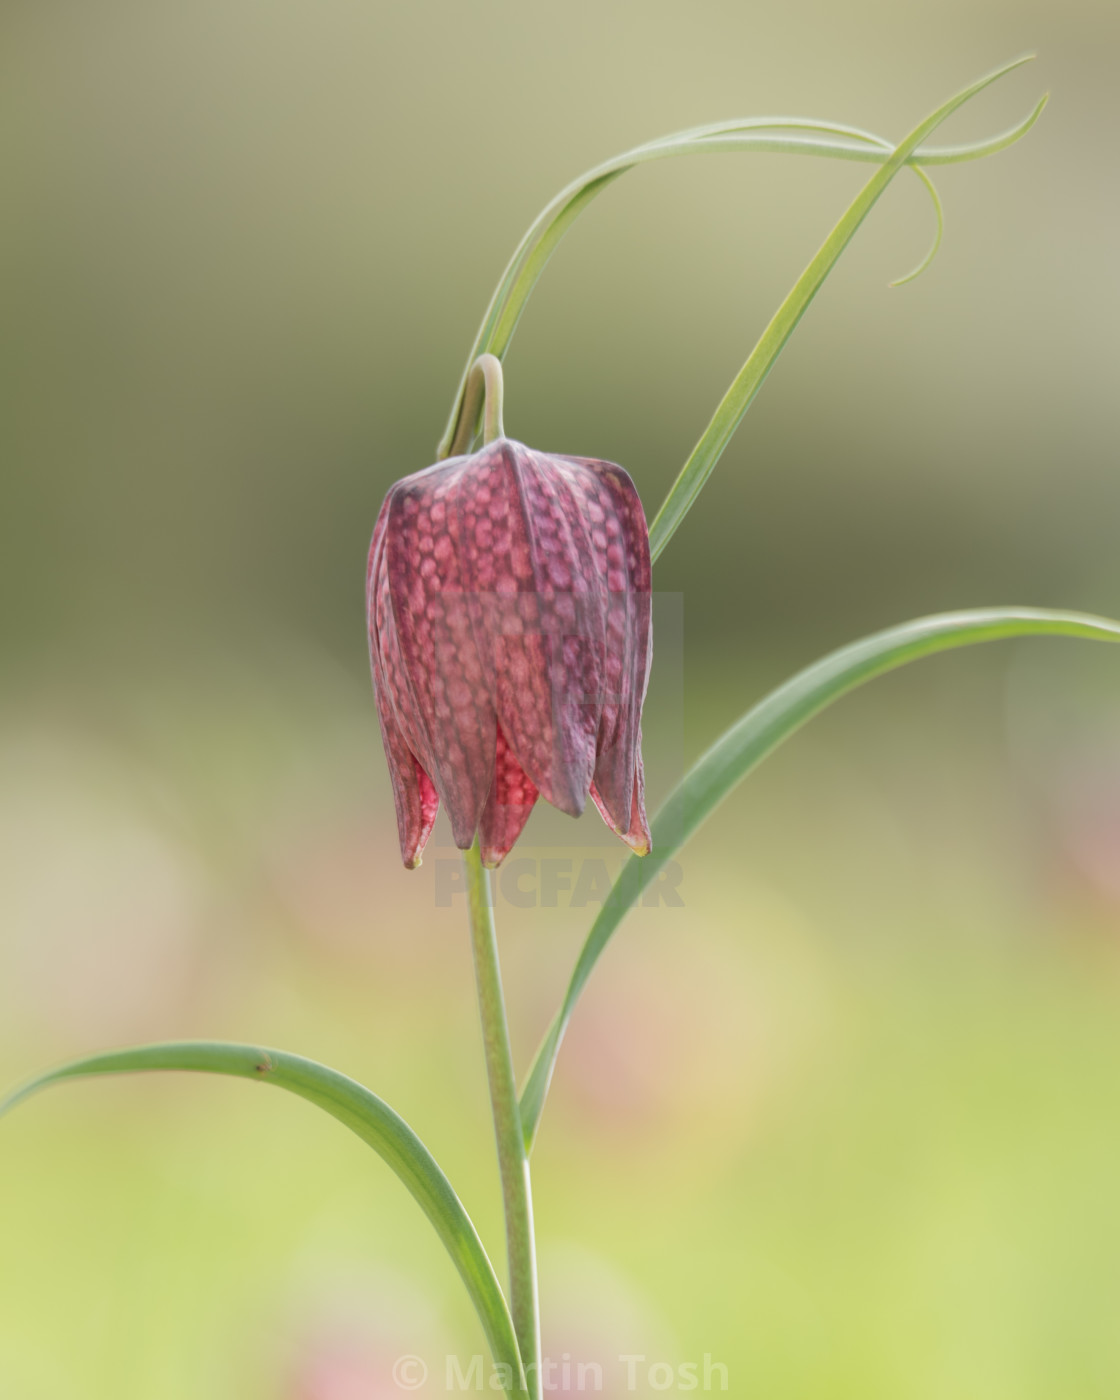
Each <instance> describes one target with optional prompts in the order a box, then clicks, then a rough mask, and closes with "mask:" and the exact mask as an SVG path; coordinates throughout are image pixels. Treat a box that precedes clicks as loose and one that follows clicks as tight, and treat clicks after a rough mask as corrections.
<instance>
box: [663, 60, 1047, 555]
mask: <svg viewBox="0 0 1120 1400" xmlns="http://www.w3.org/2000/svg"><path fill="white" fill-rule="evenodd" d="M1028 62H1030V59H1029V58H1020V59H1016V60H1015V61H1014V62H1012V63H1008V64H1005V65H1004V66H1003V67H1002V68H997V69H996V70H995V71H994V72H993V73H989V74H987V75H986V76H985V77H983V78H980V79H978V80H977V81H976V82H975V83H972V84H970V85H969V86H968V87H966V88H963V89H962V90H961V91H960V92H958V93H956V94H955V95H954V96H953V97H951V98H950V99H949V100H948V102H944V103H942V105H941V106H940V107H938V108H937V110H936V111H934V112H932V113H930V115H929V116H928V117H926V118H925V119H924V120H923V121H921V122H919V123H918V125H917V126H916V127H915V128H914V129H913V130H912V131H911V132H910V133H909V135H907V136H905V137H904V138H903V139H902V140H901V141H900V142H899V144H898V145H897V146H896V147H895V148H894V150H893V151H892V153H891V155H890V156H889V157H888V158H887V160H886V161H884V163H883V164H882V165H881V166H880V167H879V169H878V170H876V171H875V173H874V175H872V176H871V178H870V179H869V180H868V181H867V183H866V184H865V185H864V187H863V189H861V190H860V192H859V194H857V195H856V197H855V199H853V200H852V202H851V204H849V205H848V207H847V209H846V210H845V211H844V213H843V214H842V215H841V216H840V218H839V219H838V220H837V222H836V224H835V225H834V226H833V228H832V231H831V232H830V233H829V235H828V237H827V238H826V239H825V240H824V242H823V243H822V244H821V246H820V248H819V249H818V250H817V252H816V253H815V254H814V256H813V258H812V259H811V260H810V262H809V265H808V266H807V267H806V269H805V271H804V272H803V273H802V274H801V276H800V277H799V278H798V279H797V281H796V282H795V283H794V285H793V288H792V290H791V291H790V292H789V294H788V295H787V297H786V298H785V300H784V301H783V302H782V304H781V306H779V308H778V310H777V311H776V312H775V313H774V315H773V317H772V318H771V320H770V322H769V324H768V325H767V327H766V329H765V330H764V331H763V333H762V335H761V336H760V337H759V339H758V342H757V344H756V345H755V347H754V349H753V350H752V351H751V353H750V355H749V356H748V357H747V360H746V363H745V364H744V365H743V367H742V369H741V370H740V371H739V373H738V374H737V375H736V376H735V378H734V380H733V381H732V384H731V387H730V388H729V389H728V390H727V393H726V394H724V396H723V398H722V399H721V400H720V402H719V404H718V406H717V408H716V411H715V413H714V414H713V415H712V419H711V421H710V422H709V424H708V426H707V427H706V428H705V430H704V432H703V433H702V434H701V436H700V440H699V441H698V442H697V444H696V446H695V447H694V448H693V449H692V451H691V453H690V454H689V456H688V460H687V461H686V462H685V464H684V466H683V467H682V468H681V470H680V473H679V475H678V476H677V479H676V481H675V482H674V483H673V485H672V486H671V487H670V489H669V494H668V495H667V496H666V497H665V500H664V501H663V502H662V505H661V508H660V510H659V511H658V512H657V514H656V516H654V519H653V523H652V524H651V525H650V527H649V540H650V559H651V561H653V562H656V560H657V559H658V558H659V556H660V555H661V553H662V552H663V550H664V549H665V546H666V545H667V544H668V543H669V541H670V539H672V537H673V535H674V534H675V533H676V531H677V530H678V528H679V527H680V525H681V523H682V521H683V520H684V518H685V516H686V515H687V514H688V512H689V511H690V510H691V509H692V506H693V505H694V504H695V502H696V499H697V497H698V496H699V494H700V492H701V491H702V490H703V488H704V486H705V484H706V483H707V481H708V478H709V477H710V476H711V474H712V472H713V471H714V470H715V468H716V464H717V463H718V461H719V459H720V457H721V456H722V455H723V452H724V449H725V448H726V447H727V444H728V443H729V442H730V441H731V438H732V436H733V435H734V433H735V431H736V429H737V428H738V426H739V424H740V423H741V422H742V421H743V418H744V416H745V414H746V412H747V409H748V408H750V406H751V404H752V403H753V401H754V397H755V395H756V394H757V393H758V391H759V389H761V388H762V385H763V384H764V383H765V381H766V378H767V376H768V375H769V373H770V371H771V370H772V369H773V367H774V364H775V362H776V361H777V359H778V356H779V355H780V354H781V352H782V351H783V350H784V349H785V347H786V345H787V343H788V342H789V338H790V336H791V335H792V334H793V332H794V331H795V330H796V329H797V325H798V323H799V322H800V320H801V318H802V316H804V315H805V312H806V311H807V310H808V309H809V306H810V305H811V304H812V302H813V299H814V298H815V297H816V295H817V293H818V292H819V291H820V289H821V287H822V286H823V285H824V283H825V280H826V278H827V277H828V276H829V274H830V273H831V272H832V269H833V268H834V267H835V266H836V263H837V261H838V260H839V258H840V255H841V253H843V251H844V249H845V248H846V247H847V246H848V244H849V243H850V242H851V241H852V239H853V238H854V237H855V235H856V232H857V231H858V229H859V227H860V225H861V224H862V223H863V221H864V219H866V218H867V216H868V214H869V213H870V212H871V210H872V209H873V208H874V207H875V205H876V204H877V203H878V201H879V200H880V199H881V198H882V196H883V194H884V193H885V192H886V190H887V188H888V186H889V185H890V183H891V181H892V180H893V179H894V177H895V176H896V175H897V174H898V172H899V171H900V170H901V169H902V168H903V166H904V165H905V164H906V163H907V161H908V160H909V158H910V156H912V155H913V153H914V152H915V151H916V150H917V149H918V147H919V146H920V145H921V143H922V142H923V141H924V140H925V139H926V138H927V137H928V136H931V135H932V134H933V133H934V131H936V130H937V128H938V127H939V126H940V125H941V124H942V123H943V122H944V121H946V120H948V118H949V117H951V116H952V115H953V113H954V112H956V111H957V110H958V109H959V108H961V107H963V106H964V104H965V103H966V102H968V101H970V100H971V99H972V98H973V97H975V96H977V95H978V94H979V93H981V92H983V90H984V89H985V88H987V87H990V86H991V84H992V83H994V82H997V81H998V80H999V79H1000V78H1002V77H1005V76H1006V75H1007V74H1008V73H1011V72H1013V71H1014V70H1015V69H1016V68H1019V67H1021V66H1022V65H1023V64H1024V63H1028Z"/></svg>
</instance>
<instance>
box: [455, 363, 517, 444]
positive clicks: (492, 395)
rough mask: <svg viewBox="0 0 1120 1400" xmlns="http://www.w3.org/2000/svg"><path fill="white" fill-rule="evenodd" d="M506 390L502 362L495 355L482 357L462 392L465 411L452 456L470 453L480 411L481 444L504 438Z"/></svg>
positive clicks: (472, 368) (472, 366)
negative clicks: (503, 407)
mask: <svg viewBox="0 0 1120 1400" xmlns="http://www.w3.org/2000/svg"><path fill="white" fill-rule="evenodd" d="M504 389H505V386H504V384H503V381H502V362H501V360H499V359H498V357H497V356H496V355H490V354H486V355H479V357H478V359H477V360H475V362H474V364H473V365H471V368H470V373H469V374H468V375H467V385H466V388H465V390H464V391H463V412H462V415H461V417H460V419H459V426H458V429H457V430H456V433H455V438H454V441H453V442H452V444H451V447H450V450H449V451H448V454H447V455H448V456H449V457H458V456H459V455H460V454H461V453H464V452H469V451H470V450H471V443H472V442H473V441H474V435H475V430H476V428H477V425H478V414H479V409H480V408H481V409H482V441H483V442H484V443H487V442H493V441H494V440H495V439H496V438H502V437H505V435H506V430H505V427H504V425H503V423H502V399H503V397H504Z"/></svg>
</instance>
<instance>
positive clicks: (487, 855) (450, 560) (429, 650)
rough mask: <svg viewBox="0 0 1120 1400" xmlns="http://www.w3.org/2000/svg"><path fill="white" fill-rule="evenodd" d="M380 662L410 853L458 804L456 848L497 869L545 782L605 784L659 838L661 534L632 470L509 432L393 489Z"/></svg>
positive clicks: (371, 588) (608, 816)
mask: <svg viewBox="0 0 1120 1400" xmlns="http://www.w3.org/2000/svg"><path fill="white" fill-rule="evenodd" d="M366 606H367V615H368V620H369V645H370V661H371V665H372V669H373V684H374V692H375V694H376V697H377V713H378V717H379V719H380V721H381V737H382V740H383V741H384V744H385V755H386V758H387V759H388V763H389V772H390V775H391V778H392V783H393V795H394V799H395V801H396V809H397V825H398V827H399V830H400V839H401V855H402V856H403V858H404V863H405V865H406V866H407V867H409V868H412V867H414V866H416V865H419V863H420V855H421V852H422V851H423V849H424V844H425V842H426V841H427V839H428V837H429V836H430V834H431V830H432V826H433V824H434V822H435V819H436V812H437V811H438V809H439V804H440V802H441V801H442V802H443V803H444V805H445V806H446V808H447V814H448V816H449V818H450V820H451V830H452V833H453V835H454V838H455V844H456V845H457V846H459V847H461V848H463V849H466V848H467V847H468V846H470V845H471V843H472V842H473V840H474V837H475V834H476V833H478V835H479V840H480V846H481V852H482V859H483V861H484V863H485V864H487V865H490V866H495V865H497V864H498V863H499V862H500V861H501V860H502V859H503V857H504V856H505V855H506V854H507V853H508V851H509V850H510V848H511V847H512V846H513V843H514V842H515V841H516V840H517V838H518V836H519V835H520V834H521V831H522V828H523V827H524V825H525V823H526V821H528V819H529V813H530V812H531V811H532V809H533V804H534V803H535V802H536V800H537V797H538V795H539V796H542V797H544V799H545V800H546V801H547V802H550V803H552V805H553V806H554V807H558V808H560V810H561V811H563V812H567V813H569V814H570V815H572V816H578V815H579V814H580V813H581V812H582V811H583V809H584V806H585V804H586V802H587V798H588V795H589V794H590V796H591V797H592V799H593V800H594V802H595V804H596V806H597V807H598V808H599V811H600V812H601V813H602V814H603V818H604V820H605V821H606V822H607V824H608V826H610V827H611V828H612V829H613V830H614V831H615V832H617V833H618V835H619V836H621V837H622V839H623V840H624V841H625V842H626V843H627V844H628V845H629V846H630V847H632V849H633V850H635V851H636V852H637V853H638V854H639V855H644V854H646V852H647V851H648V850H649V847H650V836H649V826H648V823H647V821H646V813H645V801H644V793H643V777H642V757H641V716H642V702H643V700H644V699H645V693H646V683H647V680H648V677H649V665H650V650H651V608H650V557H649V534H648V531H647V528H646V521H645V515H644V514H643V511H642V504H641V501H640V500H639V499H638V493H637V491H636V489H635V487H634V483H633V482H632V481H631V480H630V478H629V476H628V475H627V474H626V472H624V471H623V470H622V468H621V467H617V466H615V465H614V464H613V463H611V462H598V461H593V460H590V459H587V458H581V457H557V456H552V455H550V454H546V453H543V452H534V451H532V450H531V449H529V448H528V447H524V446H523V445H522V444H521V443H519V442H511V441H510V440H508V439H507V438H499V439H498V440H497V441H495V442H491V443H490V444H488V445H487V446H486V447H484V448H483V449H482V450H481V451H479V452H476V453H474V454H472V455H471V456H465V457H452V458H449V459H448V460H446V461H444V462H440V463H438V464H437V465H436V466H434V467H428V468H427V469H426V470H425V471H421V472H417V473H415V475H413V476H407V477H405V478H404V479H403V480H402V481H398V482H397V483H396V485H395V486H393V487H392V488H391V489H390V491H389V494H388V495H387V496H386V498H385V503H384V505H383V506H382V507H381V513H380V515H379V516H378V519H377V525H376V528H375V529H374V532H373V543H372V545H371V546H370V554H369V569H368V573H367V578H366Z"/></svg>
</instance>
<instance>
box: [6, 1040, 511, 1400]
mask: <svg viewBox="0 0 1120 1400" xmlns="http://www.w3.org/2000/svg"><path fill="white" fill-rule="evenodd" d="M142 1070H196V1071H201V1072H203V1073H206V1074H227V1075H234V1076H237V1077H238V1078H241V1079H255V1080H257V1081H259V1082H260V1083H262V1084H274V1085H275V1086H276V1087H277V1088H279V1089H287V1090H288V1091H289V1092H290V1093H293V1094H298V1095H299V1097H300V1098H303V1099H307V1100H308V1101H309V1102H310V1103H313V1104H315V1105H316V1107H317V1108H321V1109H323V1111H324V1112H326V1113H329V1114H330V1115H331V1117H332V1118H337V1119H338V1121H339V1122H340V1123H345V1125H346V1126H347V1127H348V1128H350V1129H351V1130H352V1131H353V1132H355V1133H357V1135H358V1136H359V1137H360V1138H361V1139H362V1141H363V1142H365V1143H367V1144H368V1145H369V1146H370V1147H372V1148H373V1150H374V1151H375V1152H376V1153H378V1154H379V1156H381V1157H382V1158H383V1160H384V1161H386V1162H387V1163H388V1164H389V1166H390V1167H392V1169H393V1171H395V1172H396V1174H397V1176H398V1177H400V1179H401V1181H402V1182H404V1184H405V1186H406V1187H407V1188H408V1189H409V1191H410V1192H411V1193H412V1195H413V1196H414V1197H415V1199H416V1201H417V1202H418V1203H419V1205H420V1209H421V1210H422V1211H423V1212H424V1214H425V1215H426V1216H427V1217H428V1219H429V1220H430V1221H431V1222H432V1224H433V1225H434V1226H435V1229H436V1233H437V1234H438V1235H439V1237H440V1239H441V1240H442V1241H443V1244H444V1247H445V1248H446V1250H447V1252H448V1254H450V1256H451V1258H452V1260H453V1262H454V1264H455V1267H456V1268H457V1269H458V1270H459V1275H460V1277H461V1278H462V1280H463V1282H464V1283H465V1284H466V1287H467V1292H468V1293H469V1294H470V1296H471V1301H472V1302H473V1303H474V1306H475V1308H476V1310H477V1312H478V1316H479V1319H480V1320H481V1322H482V1326H483V1329H484V1331H485V1333H486V1338H487V1341H488V1342H489V1344H490V1348H491V1351H492V1352H493V1355H494V1360H495V1361H497V1362H500V1363H502V1364H504V1365H507V1366H509V1367H510V1368H511V1374H512V1375H513V1376H515V1377H519V1376H520V1375H521V1362H520V1359H519V1355H518V1350H517V1340H516V1338H515V1336H514V1331H513V1323H512V1322H511V1320H510V1314H509V1309H508V1308H507V1306H506V1301H505V1298H504V1296H503V1294H502V1290H501V1287H500V1285H499V1283H498V1280H497V1278H496V1276H495V1274H494V1270H493V1267H492V1266H491V1264H490V1260H489V1258H488V1256H487V1254H486V1250H485V1249H484V1248H483V1246H482V1241H481V1240H480V1239H479V1237H478V1232H477V1231H476V1230H475V1228H474V1225H473V1224H472V1223H471V1219H470V1216H468V1215H467V1212H466V1210H465V1209H464V1208H463V1204H462V1202H461V1201H460V1200H459V1197H458V1196H457V1195H456V1194H455V1192H454V1190H453V1189H452V1187H451V1183H450V1182H449V1181H448V1180H447V1178H446V1177H445V1176H444V1174H443V1172H442V1171H440V1169H439V1167H438V1166H437V1165H436V1162H435V1159H434V1158H433V1157H432V1154H431V1153H430V1152H429V1151H428V1149H427V1148H426V1147H425V1146H424V1144H423V1143H422V1142H421V1141H420V1139H419V1138H418V1137H417V1136H416V1134H415V1133H414V1132H413V1131H412V1129H411V1128H410V1127H409V1126H408V1124H407V1123H406V1122H405V1121H404V1119H403V1118H401V1117H399V1116H398V1115H397V1114H396V1113H394V1112H393V1110H392V1109H391V1108H390V1107H389V1105H388V1104H387V1103H385V1102H384V1101H383V1100H382V1099H379V1098H378V1097H377V1095H376V1094H373V1093H371V1092H370V1091H369V1090H368V1089H366V1088H364V1087H363V1086H362V1085H361V1084H359V1083H357V1082H356V1081H355V1080H353V1079H349V1078H347V1076H346V1075H344V1074H339V1073H338V1071H337V1070H333V1069H328V1068H327V1067H326V1066H325V1065H320V1064H316V1062H315V1061H314V1060H306V1059H304V1058H303V1057H302V1056H300V1055H289V1054H286V1053H285V1052H284V1051H282V1050H263V1049H260V1048H259V1047H257V1046H253V1045H227V1044H223V1043H220V1042H215V1041H179V1042H172V1043H169V1044H165V1045H142V1046H137V1047H135V1048H134V1049H129V1050H114V1051H109V1052H107V1053H106V1054H102V1055H90V1056H88V1057H87V1058H85V1059H81V1060H75V1061H73V1062H72V1063H70V1064H66V1065H62V1066H60V1067H59V1068H57V1069H53V1070H49V1071H48V1072H47V1073H46V1074H43V1075H40V1076H39V1077H38V1078H36V1079H33V1080H31V1081H30V1082H29V1083H27V1084H24V1085H23V1086H22V1087H21V1088H19V1089H17V1090H16V1091H15V1092H14V1093H13V1094H11V1095H10V1096H9V1097H8V1098H7V1099H4V1100H3V1101H0V1114H3V1113H6V1112H7V1111H8V1109H10V1108H13V1107H14V1106H15V1105H16V1104H17V1103H20V1102H22V1100H24V1099H26V1098H28V1097H29V1096H30V1095H31V1094H34V1093H37V1092H38V1091H39V1090H40V1089H44V1088H46V1087H47V1085H49V1084H60V1083H63V1082H64V1081H65V1080H68V1079H82V1078H86V1077H88V1076H91V1075H103V1074H131V1073H134V1072H136V1071H142ZM511 1393H512V1392H511Z"/></svg>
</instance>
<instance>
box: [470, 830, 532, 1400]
mask: <svg viewBox="0 0 1120 1400" xmlns="http://www.w3.org/2000/svg"><path fill="white" fill-rule="evenodd" d="M463 862H464V865H465V867H466V873H467V901H468V908H469V912H470V921H471V946H472V948H473V951H474V970H475V979H476V981H477V983H478V1009H479V1013H480V1015H481V1018H482V1042H483V1046H484V1048H485V1051H486V1076H487V1078H488V1080H489V1081H490V1103H491V1105H492V1107H493V1110H494V1135H495V1137H496V1139H497V1143H498V1166H499V1169H500V1171H501V1178H502V1204H503V1206H504V1209H505V1217H506V1247H507V1251H508V1255H509V1288H510V1310H511V1312H512V1314H513V1327H514V1331H515V1332H516V1333H517V1343H518V1346H519V1348H520V1350H521V1364H522V1367H523V1369H524V1372H525V1379H526V1389H527V1393H528V1395H529V1396H530V1400H540V1395H541V1388H540V1379H541V1378H540V1309H539V1305H538V1302H537V1255H536V1244H535V1241H534V1236H533V1193H532V1186H531V1183H530V1180H529V1157H528V1153H527V1152H526V1150H525V1139H524V1135H523V1133H522V1130H521V1112H520V1110H519V1108H518V1106H517V1082H516V1080H515V1079H514V1077H513V1056H512V1055H511V1053H510V1047H509V1027H508V1025H507V1023H506V1004H505V998H504V997H503V995H502V973H501V966H500V964H499V962H498V943H497V939H496V937H495V934H494V915H493V910H492V908H491V903H490V874H489V872H488V871H487V870H484V869H483V866H482V861H481V859H480V856H479V848H478V838H477V837H476V838H475V842H474V845H473V846H472V847H471V848H470V850H469V851H464V852H463Z"/></svg>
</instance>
